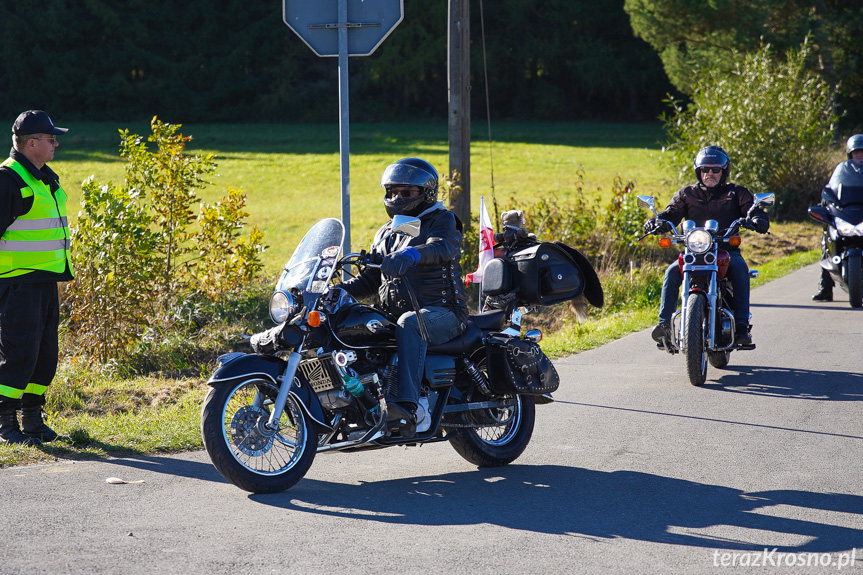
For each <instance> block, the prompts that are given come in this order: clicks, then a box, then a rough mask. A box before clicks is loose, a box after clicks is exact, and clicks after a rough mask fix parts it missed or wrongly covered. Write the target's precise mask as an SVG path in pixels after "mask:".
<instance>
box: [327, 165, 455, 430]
mask: <svg viewBox="0 0 863 575" xmlns="http://www.w3.org/2000/svg"><path fill="white" fill-rule="evenodd" d="M381 187H382V188H384V190H386V194H385V196H384V207H385V208H386V211H387V214H388V215H389V216H390V217H391V218H392V217H394V216H396V215H406V216H414V217H417V218H419V219H420V221H421V227H420V233H419V236H417V237H416V238H411V237H410V236H406V235H403V234H397V233H396V234H392V235H390V228H391V227H392V220H390V221H389V222H387V223H386V224H384V225H383V226H382V227H381V228H380V229H379V230H378V232H377V234H376V235H375V238H374V240H373V241H372V251H373V252H376V253H378V254H380V255H382V256H383V260H382V262H381V266H380V268H379V269H376V268H366V269H365V270H364V271H363V272H362V273H360V274H359V275H358V276H357V277H355V278H351V279H350V280H348V281H345V282H344V283H342V284H340V286H339V287H341V288H343V289H344V290H345V291H347V292H348V293H349V294H350V295H352V296H353V297H355V298H363V297H368V296H371V295H375V294H376V295H377V297H378V299H379V300H380V302H381V305H382V306H383V307H384V309H386V310H387V311H389V312H390V313H392V314H393V315H394V316H395V317H397V318H398V328H397V329H396V344H397V351H398V362H399V364H398V386H397V388H398V389H397V392H396V395H395V397H392V398H387V399H388V401H387V405H388V417H387V419H388V420H389V421H394V422H399V423H398V427H399V432H400V434H401V436H402V437H406V438H407V437H412V436H413V435H414V434H415V433H416V424H417V420H416V410H417V403H418V401H419V394H420V384H421V382H422V373H423V365H424V363H425V354H426V349H427V347H428V344H429V343H430V344H432V345H437V344H441V343H444V342H447V341H449V340H451V339H453V338H455V337H457V336H459V335H460V334H461V333H462V332H463V331H464V330H465V328H466V327H467V320H468V311H467V306H466V305H465V296H464V287H463V284H462V276H461V265H460V263H459V259H460V258H461V222H459V220H458V218H457V217H456V216H455V214H453V213H452V212H451V211H449V210H447V209H446V208H445V207H444V205H443V203H442V202H439V201H437V194H438V174H437V171H436V170H435V169H434V167H432V165H431V164H429V163H428V162H426V161H425V160H421V159H419V158H403V159H401V160H399V161H398V162H396V163H394V164H392V165H390V166H389V167H387V169H386V170H385V171H384V173H383V176H382V177H381ZM402 278H404V279H406V280H408V282H409V283H410V286H411V287H412V289H413V291H414V294H415V295H416V299H417V303H418V306H419V308H420V310H414V309H413V306H412V305H411V298H410V295H409V292H408V291H407V286H406V285H405V282H404V281H402ZM418 311H419V312H420V313H422V318H423V322H424V324H425V327H426V329H427V335H428V342H426V341H425V340H424V339H423V336H422V333H421V330H420V326H419V320H418V319H417V312H418Z"/></svg>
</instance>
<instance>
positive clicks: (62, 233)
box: [0, 158, 72, 278]
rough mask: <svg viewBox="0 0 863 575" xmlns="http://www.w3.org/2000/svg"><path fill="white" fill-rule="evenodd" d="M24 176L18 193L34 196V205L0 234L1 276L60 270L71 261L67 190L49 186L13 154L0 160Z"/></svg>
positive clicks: (70, 266) (23, 195)
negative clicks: (14, 158) (22, 185)
mask: <svg viewBox="0 0 863 575" xmlns="http://www.w3.org/2000/svg"><path fill="white" fill-rule="evenodd" d="M0 166H5V167H8V168H10V169H11V170H13V171H14V172H15V173H16V174H18V175H19V176H21V179H22V180H24V184H25V185H24V187H23V188H21V197H22V198H27V197H30V196H32V197H33V207H32V208H30V211H28V212H27V213H26V214H22V215H20V216H18V217H17V218H16V219H15V221H14V222H12V224H11V225H10V226H9V227H8V228H6V231H5V232H4V233H3V235H2V236H0V278H11V277H15V276H20V275H24V274H27V273H30V272H33V271H46V272H53V273H57V274H62V273H64V272H65V271H66V266H67V265H68V266H69V272H70V273H71V271H72V262H71V260H70V258H69V223H68V219H67V217H66V192H64V191H63V188H61V187H59V185H58V188H57V190H56V191H55V192H54V193H53V194H52V193H51V188H50V187H48V185H47V184H45V183H44V182H43V181H42V180H39V179H38V178H36V177H34V176H33V174H31V173H30V172H29V171H28V170H27V168H25V167H24V166H22V165H21V164H20V163H18V162H16V161H15V160H13V159H12V158H9V159H7V160H6V161H5V162H3V163H2V164H0Z"/></svg>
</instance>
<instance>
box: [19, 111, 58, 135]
mask: <svg viewBox="0 0 863 575" xmlns="http://www.w3.org/2000/svg"><path fill="white" fill-rule="evenodd" d="M68 131H69V129H68V128H57V127H56V126H54V122H52V121H51V118H49V117H48V114H46V113H45V112H43V111H42V110H27V111H26V112H21V115H20V116H18V119H17V120H15V123H14V124H12V133H13V134H15V135H16V136H26V135H28V134H51V135H52V136H59V135H60V134H65V133H66V132H68Z"/></svg>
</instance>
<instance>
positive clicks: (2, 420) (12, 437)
mask: <svg viewBox="0 0 863 575" xmlns="http://www.w3.org/2000/svg"><path fill="white" fill-rule="evenodd" d="M16 407H17V406H16V405H15V404H14V403H13V404H9V405H2V404H0V443H9V444H18V445H40V444H41V443H42V442H41V441H40V440H39V439H38V438H35V437H29V436H27V435H24V434H23V433H22V432H21V428H20V427H18V413H17V411H16V409H15V408H16Z"/></svg>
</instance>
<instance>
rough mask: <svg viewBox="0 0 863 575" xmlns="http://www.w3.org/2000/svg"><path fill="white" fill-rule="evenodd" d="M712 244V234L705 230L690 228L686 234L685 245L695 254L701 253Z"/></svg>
mask: <svg viewBox="0 0 863 575" xmlns="http://www.w3.org/2000/svg"><path fill="white" fill-rule="evenodd" d="M712 244H713V236H711V235H710V233H709V232H707V231H705V230H692V231H691V232H689V235H688V236H686V247H687V248H689V251H691V252H692V253H696V254H703V253H704V252H706V251H707V250H709V249H710V246H711V245H712Z"/></svg>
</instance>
